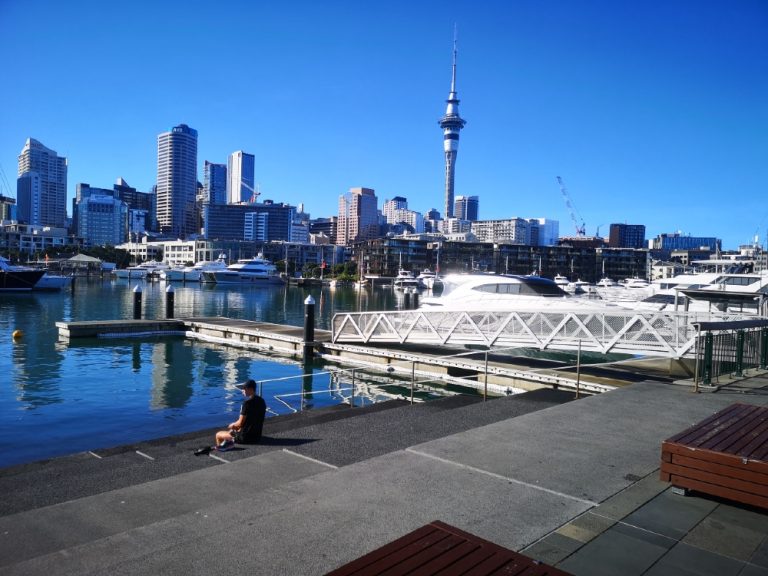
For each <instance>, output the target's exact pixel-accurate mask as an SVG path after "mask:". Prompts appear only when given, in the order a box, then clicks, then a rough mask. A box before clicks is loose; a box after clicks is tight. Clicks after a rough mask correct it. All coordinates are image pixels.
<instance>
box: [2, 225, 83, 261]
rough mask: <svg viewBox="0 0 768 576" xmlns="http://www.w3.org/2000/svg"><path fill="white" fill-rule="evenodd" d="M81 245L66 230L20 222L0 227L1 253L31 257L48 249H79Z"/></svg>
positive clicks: (81, 242)
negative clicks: (13, 253) (21, 253)
mask: <svg viewBox="0 0 768 576" xmlns="http://www.w3.org/2000/svg"><path fill="white" fill-rule="evenodd" d="M82 245H83V241H82V238H78V237H77V236H73V235H71V234H69V233H68V231H67V229H66V228H53V227H51V226H39V225H33V224H24V223H20V222H11V223H10V224H3V225H0V250H2V251H3V252H11V251H12V252H23V253H26V254H29V255H32V254H35V253H37V252H42V251H43V250H47V249H49V248H66V247H70V248H79V247H81V246H82Z"/></svg>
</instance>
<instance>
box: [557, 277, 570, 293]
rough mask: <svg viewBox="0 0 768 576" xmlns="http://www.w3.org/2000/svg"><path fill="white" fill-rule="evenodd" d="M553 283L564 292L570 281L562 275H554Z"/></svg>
mask: <svg viewBox="0 0 768 576" xmlns="http://www.w3.org/2000/svg"><path fill="white" fill-rule="evenodd" d="M553 281H554V283H555V284H557V285H558V286H559V287H560V288H562V289H563V290H565V287H566V286H568V284H569V283H570V280H568V277H567V276H563V275H562V274H556V275H555V277H554V279H553Z"/></svg>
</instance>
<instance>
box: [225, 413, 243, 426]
mask: <svg viewBox="0 0 768 576" xmlns="http://www.w3.org/2000/svg"><path fill="white" fill-rule="evenodd" d="M243 422H245V416H244V415H242V414H240V418H238V419H237V420H236V421H235V422H232V424H230V425H229V426H227V428H229V429H230V430H240V428H241V427H242V426H243Z"/></svg>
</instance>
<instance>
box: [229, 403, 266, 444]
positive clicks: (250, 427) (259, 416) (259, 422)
mask: <svg viewBox="0 0 768 576" xmlns="http://www.w3.org/2000/svg"><path fill="white" fill-rule="evenodd" d="M266 412H267V403H266V402H264V398H262V397H261V396H258V395H253V396H251V397H250V398H248V399H247V400H245V401H244V402H243V405H242V406H241V407H240V414H241V415H242V416H245V421H244V422H243V426H242V428H240V431H239V432H238V433H237V436H236V437H235V440H236V441H237V442H241V443H243V444H249V443H253V442H258V441H259V439H261V429H262V427H263V426H264V415H265V414H266Z"/></svg>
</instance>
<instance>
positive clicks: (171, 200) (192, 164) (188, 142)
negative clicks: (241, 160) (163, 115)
mask: <svg viewBox="0 0 768 576" xmlns="http://www.w3.org/2000/svg"><path fill="white" fill-rule="evenodd" d="M196 193H197V130H195V129H193V128H190V127H189V126H187V125H186V124H179V125H178V126H174V127H173V128H172V129H171V130H170V131H169V132H163V133H162V134H160V135H159V136H158V137H157V208H156V210H157V223H158V229H159V231H160V232H161V233H162V234H167V235H169V236H174V237H177V238H185V237H186V236H188V235H190V234H194V233H195V232H196V228H197V227H196V222H195V195H196Z"/></svg>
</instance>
